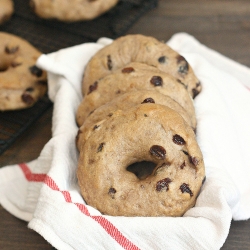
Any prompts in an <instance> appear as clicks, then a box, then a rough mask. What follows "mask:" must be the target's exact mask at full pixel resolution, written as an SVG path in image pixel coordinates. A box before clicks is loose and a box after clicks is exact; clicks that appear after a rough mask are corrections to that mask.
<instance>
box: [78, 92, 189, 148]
mask: <svg viewBox="0 0 250 250" xmlns="http://www.w3.org/2000/svg"><path fill="white" fill-rule="evenodd" d="M141 103H156V104H161V105H164V106H167V107H169V108H171V109H173V110H175V111H176V112H178V113H179V114H180V115H181V116H182V118H183V119H184V120H185V121H186V123H187V124H188V125H189V126H191V127H192V125H193V123H192V121H191V119H190V117H189V115H188V113H187V112H186V111H185V109H184V108H182V107H181V106H180V105H179V104H178V103H177V102H176V101H174V100H173V99H172V98H170V97H169V96H166V95H163V94H161V93H160V92H157V91H150V90H140V91H130V92H127V93H125V94H122V95H119V96H117V97H116V98H115V99H113V100H112V101H110V102H108V103H106V104H104V105H101V106H100V107H99V108H97V109H95V110H94V111H93V112H91V114H90V115H89V116H88V117H87V119H85V120H84V125H83V126H80V128H79V132H78V134H82V137H81V140H79V138H78V137H77V147H78V149H80V143H84V142H85V141H86V140H87V139H88V137H89V135H90V134H91V133H92V131H93V130H95V129H97V128H98V127H99V126H100V125H101V124H102V123H103V122H104V121H105V120H106V119H107V118H108V117H111V116H112V115H113V114H114V113H117V112H120V111H126V110H128V109H129V108H132V107H134V106H136V105H138V104H141ZM81 114H82V112H81V109H79V112H78V117H77V121H78V123H79V125H80V124H81V125H82V124H83V119H82V118H83V117H82V116H81Z"/></svg>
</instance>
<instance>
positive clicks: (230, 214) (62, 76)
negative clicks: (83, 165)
mask: <svg viewBox="0 0 250 250" xmlns="http://www.w3.org/2000/svg"><path fill="white" fill-rule="evenodd" d="M111 41H112V40H111V39H108V38H101V39H99V40H98V41H97V43H86V44H81V45H77V46H74V47H71V48H66V49H63V50H60V51H57V52H54V53H51V54H48V55H42V56H41V57H40V58H39V59H38V61H37V66H39V67H41V68H43V69H45V70H47V71H48V79H49V96H50V98H51V100H52V101H53V102H54V110H53V121H52V124H53V125H52V138H51V140H50V141H49V142H48V143H47V144H46V145H45V147H44V148H43V150H42V151H41V154H40V156H39V157H38V159H35V160H33V161H32V162H28V163H20V164H17V165H12V166H5V167H3V168H1V169H0V203H1V205H2V206H3V207H4V208H5V209H6V210H8V211H9V212H10V213H12V214H13V215H15V216H16V217H18V218H21V219H23V220H26V221H28V222H29V224H28V227H29V228H31V229H33V230H35V231H36V232H38V233H39V234H41V235H42V236H43V237H44V238H45V239H46V240H47V241H48V242H49V243H50V244H51V245H53V246H54V247H55V248H57V249H67V250H68V249H179V250H182V249H183V250H184V249H185V250H188V249H192V250H196V249H197V250H202V249H209V250H211V249H220V248H221V247H222V245H223V244H224V242H225V240H226V238H227V236H228V232H229V229H230V224H231V220H232V218H233V219H234V220H246V219H249V218H250V199H249V198H248V196H249V193H250V183H249V181H248V180H249V179H250V161H249V157H248V155H249V154H248V153H249V152H250V143H249V141H250V130H249V127H250V91H249V89H250V80H249V79H250V69H249V68H247V67H245V66H243V65H240V64H239V63H237V62H234V61H232V60H230V59H228V58H226V57H225V56H223V55H221V54H219V53H217V52H215V51H213V50H211V49H209V48H207V47H206V46H204V45H202V44H200V43H199V42H198V41H197V40H196V39H195V38H194V37H192V36H190V35H188V34H185V33H178V34H176V35H174V36H173V37H172V38H171V39H170V40H169V41H168V44H169V45H170V46H171V47H172V48H173V49H175V50H177V51H178V52H179V53H180V54H181V55H183V56H184V57H185V58H186V59H187V60H188V61H189V63H190V64H191V66H192V67H193V69H194V71H195V73H196V75H197V77H198V78H199V79H200V81H201V83H202V87H203V89H202V92H201V93H200V94H199V95H198V96H197V97H196V99H195V108H196V113H197V120H198V127H197V140H198V143H199V145H200V147H201V150H202V152H203V155H204V161H205V165H206V176H207V178H206V182H205V183H204V185H203V187H202V190H201V193H200V195H199V197H198V199H197V202H196V205H195V207H193V208H191V209H190V210H188V211H187V212H186V213H185V215H184V216H183V217H178V218H171V217H159V218H156V217H133V218H132V217H122V216H120V217H113V216H106V215H102V214H101V213H100V212H99V211H97V210H96V209H94V208H93V207H91V206H88V205H86V204H85V202H84V200H83V198H82V196H81V195H80V192H79V187H78V185H77V178H76V168H77V159H78V152H77V149H76V146H75V136H76V134H77V130H78V128H77V125H76V122H75V113H76V110H77V106H78V105H79V103H80V101H81V99H82V96H81V79H82V76H83V71H84V66H85V65H86V63H87V62H88V60H89V59H90V57H91V56H92V55H93V54H94V53H95V52H96V51H98V50H99V49H100V48H102V47H103V46H105V45H106V44H109V43H110V42H111Z"/></svg>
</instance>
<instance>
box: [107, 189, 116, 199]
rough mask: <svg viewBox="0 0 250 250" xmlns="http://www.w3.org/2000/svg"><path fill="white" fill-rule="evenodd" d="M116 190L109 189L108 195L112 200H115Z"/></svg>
mask: <svg viewBox="0 0 250 250" xmlns="http://www.w3.org/2000/svg"><path fill="white" fill-rule="evenodd" d="M115 193H116V190H115V189H114V188H110V189H109V192H108V194H109V195H110V196H111V198H112V199H114V198H115Z"/></svg>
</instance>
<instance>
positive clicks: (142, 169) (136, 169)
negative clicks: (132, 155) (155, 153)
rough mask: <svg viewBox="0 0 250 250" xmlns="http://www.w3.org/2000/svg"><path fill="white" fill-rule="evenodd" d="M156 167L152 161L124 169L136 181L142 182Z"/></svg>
mask: <svg viewBox="0 0 250 250" xmlns="http://www.w3.org/2000/svg"><path fill="white" fill-rule="evenodd" d="M156 166H157V164H156V163H154V162H152V161H140V162H135V163H132V164H131V165H129V166H128V167H127V168H126V169H127V171H129V172H131V173H133V174H135V175H136V177H137V178H138V179H140V180H144V179H146V178H147V177H148V176H150V175H151V174H152V173H153V171H154V169H155V168H156Z"/></svg>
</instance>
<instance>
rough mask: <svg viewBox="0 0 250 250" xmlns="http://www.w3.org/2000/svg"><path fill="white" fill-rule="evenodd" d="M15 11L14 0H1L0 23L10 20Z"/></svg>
mask: <svg viewBox="0 0 250 250" xmlns="http://www.w3.org/2000/svg"><path fill="white" fill-rule="evenodd" d="M13 13H14V3H13V1H12V0H0V25H1V24H3V23H5V22H6V21H8V20H9V19H10V18H11V16H12V15H13Z"/></svg>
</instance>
